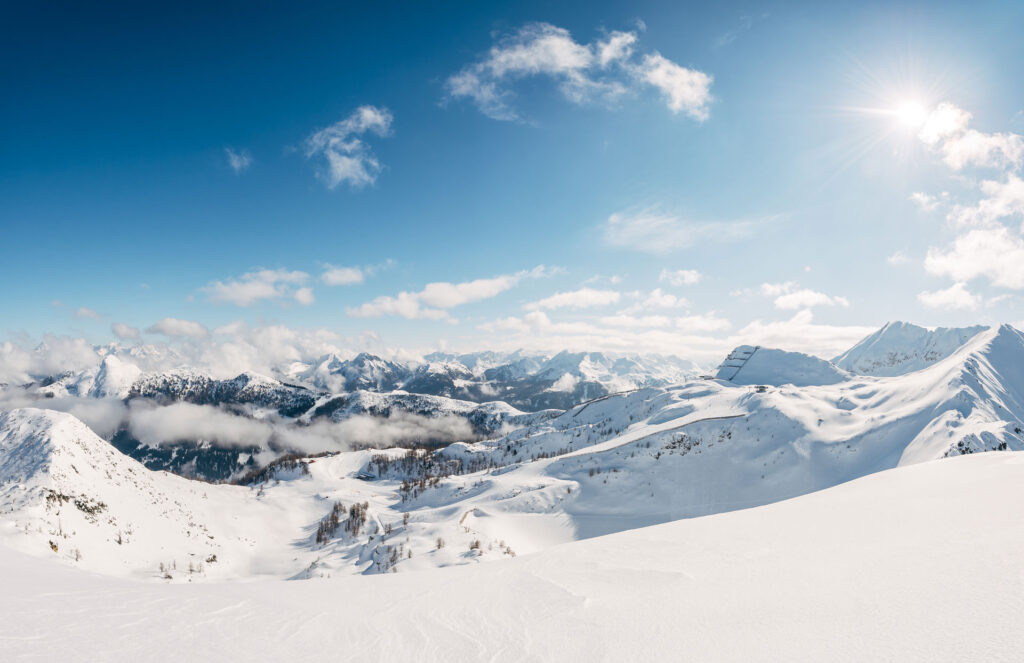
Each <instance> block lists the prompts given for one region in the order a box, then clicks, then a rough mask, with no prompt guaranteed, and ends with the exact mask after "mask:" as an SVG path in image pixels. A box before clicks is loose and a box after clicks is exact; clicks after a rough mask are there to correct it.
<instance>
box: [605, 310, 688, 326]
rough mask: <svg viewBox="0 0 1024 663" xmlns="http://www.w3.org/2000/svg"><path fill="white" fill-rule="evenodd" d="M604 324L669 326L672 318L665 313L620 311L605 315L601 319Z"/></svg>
mask: <svg viewBox="0 0 1024 663" xmlns="http://www.w3.org/2000/svg"><path fill="white" fill-rule="evenodd" d="M600 322H601V324H602V325H609V326H612V327H668V326H670V325H671V324H672V318H670V317H668V316H665V315H639V316H636V315H628V314H625V313H618V314H616V315H608V316H604V317H602V318H601V319H600Z"/></svg>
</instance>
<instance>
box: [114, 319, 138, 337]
mask: <svg viewBox="0 0 1024 663" xmlns="http://www.w3.org/2000/svg"><path fill="white" fill-rule="evenodd" d="M110 331H112V332H114V336H116V337H118V338H120V339H123V340H127V339H132V338H138V337H139V330H138V328H136V327H132V326H130V325H126V324H124V323H123V322H115V323H114V324H113V325H111V326H110Z"/></svg>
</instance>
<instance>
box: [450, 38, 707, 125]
mask: <svg viewBox="0 0 1024 663" xmlns="http://www.w3.org/2000/svg"><path fill="white" fill-rule="evenodd" d="M638 41H639V33H638V31H614V32H611V33H609V34H607V35H605V36H604V37H603V38H601V39H597V40H595V41H593V42H591V43H589V44H583V43H579V42H577V41H576V40H575V39H573V37H572V35H571V34H570V33H569V31H568V30H566V29H565V28H561V27H558V26H555V25H551V24H550V23H529V24H527V25H524V26H523V27H521V28H519V29H518V30H517V31H515V32H513V33H512V34H509V35H506V36H505V37H503V38H501V39H500V40H499V41H498V42H497V43H495V44H494V45H493V46H492V47H491V48H490V50H489V51H488V52H487V54H486V56H485V57H483V58H481V59H480V60H478V61H477V62H475V63H473V64H471V65H468V66H466V67H463V68H462V69H461V70H460V71H459V72H458V73H456V74H454V75H452V76H451V77H449V78H448V80H447V81H446V83H445V88H446V92H447V96H448V98H449V99H459V98H464V99H469V100H470V101H472V102H473V104H474V105H476V107H477V109H479V110H480V112H481V113H483V114H484V115H487V116H488V117H490V118H493V119H495V120H513V121H514V120H521V119H522V117H521V116H520V114H519V113H518V111H516V110H515V109H514V108H513V107H512V104H511V100H512V96H513V94H512V91H511V89H510V88H511V85H512V83H514V82H515V81H518V80H521V79H523V78H528V77H545V78H548V79H550V80H552V81H553V82H554V83H555V84H556V85H557V87H558V89H559V90H560V91H561V93H562V94H563V96H565V97H566V98H567V99H569V100H570V101H572V102H574V103H577V104H583V103H589V102H594V101H605V102H607V101H611V100H615V99H619V98H621V97H622V96H624V95H626V94H627V93H630V92H633V91H635V90H636V89H638V88H640V87H643V86H652V87H654V88H656V89H658V90H660V91H661V92H662V93H663V94H664V95H665V98H666V103H667V105H668V107H669V109H671V110H672V112H674V113H679V112H684V113H686V114H688V115H690V116H691V117H694V118H696V119H698V120H704V119H707V117H708V106H709V104H710V103H711V100H712V98H711V84H712V77H711V76H710V75H708V74H706V73H704V72H701V71H697V70H695V69H689V68H686V67H683V66H680V65H678V64H676V63H674V62H672V61H671V60H669V59H668V58H666V57H664V56H662V55H661V54H659V53H657V52H654V53H648V54H646V55H642V56H641V55H639V54H637V52H636V45H637V43H638Z"/></svg>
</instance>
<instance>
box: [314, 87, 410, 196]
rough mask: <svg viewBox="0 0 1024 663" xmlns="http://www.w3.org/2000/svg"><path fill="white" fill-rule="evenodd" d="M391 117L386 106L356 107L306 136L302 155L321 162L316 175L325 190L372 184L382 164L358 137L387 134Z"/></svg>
mask: <svg viewBox="0 0 1024 663" xmlns="http://www.w3.org/2000/svg"><path fill="white" fill-rule="evenodd" d="M393 119H394V118H393V117H392V115H391V111H389V110H388V109H387V108H382V107H381V108H378V107H376V106H360V107H359V108H357V109H356V110H355V111H354V112H353V113H352V114H351V115H349V116H348V117H346V118H345V119H343V120H340V121H338V122H335V123H334V124H332V125H331V126H329V127H327V128H326V129H320V130H319V131H316V132H314V133H313V134H312V135H311V136H309V138H307V139H306V158H307V159H313V158H318V159H320V160H321V161H322V162H323V168H322V170H321V171H320V175H321V177H322V178H323V179H324V180H325V181H326V182H327V187H328V188H329V189H333V188H335V187H336V186H338V185H339V184H342V183H347V184H349V185H350V186H351V187H353V188H359V187H364V186H367V185H369V184H373V183H374V182H376V181H377V176H378V175H379V174H380V171H381V169H382V168H383V167H382V166H381V163H380V161H378V160H377V157H376V156H375V155H374V153H373V152H372V151H371V150H370V148H369V146H368V145H367V144H366V143H365V142H364V140H363V139H362V138H361V136H363V135H365V134H367V133H370V134H375V135H377V136H382V137H383V136H387V135H389V134H390V133H391V123H392V121H393Z"/></svg>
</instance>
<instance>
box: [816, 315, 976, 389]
mask: <svg viewBox="0 0 1024 663" xmlns="http://www.w3.org/2000/svg"><path fill="white" fill-rule="evenodd" d="M985 329H986V327H983V326H975V327H962V328H947V327H938V328H936V329H927V328H925V327H918V326H917V325H912V324H910V323H908V322H890V323H887V324H886V325H885V326H884V327H882V328H881V329H879V330H878V331H876V332H875V333H874V334H871V335H870V336H868V337H867V338H865V339H864V340H862V341H860V342H859V343H857V345H855V346H853V347H852V348H850V349H849V350H847V351H846V352H844V353H843V354H841V355H839V356H838V357H836V358H835V359H833V360H832V363H834V364H835V365H836V366H839V367H840V368H842V369H844V370H846V371H849V372H851V373H857V374H858V375H879V376H893V375H904V374H906V373H910V372H912V371H918V370H921V369H922V368H925V367H927V366H930V365H932V364H934V363H935V362H936V361H938V360H940V359H943V358H944V357H948V356H949V355H950V354H952V353H953V352H954V351H956V350H957V348H960V347H961V346H962V345H963V344H964V343H966V342H967V341H969V340H970V339H971V338H973V337H974V336H976V335H977V334H979V333H981V332H982V331H984V330H985Z"/></svg>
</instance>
